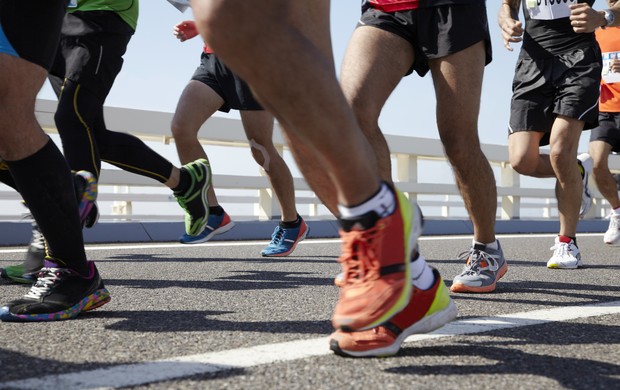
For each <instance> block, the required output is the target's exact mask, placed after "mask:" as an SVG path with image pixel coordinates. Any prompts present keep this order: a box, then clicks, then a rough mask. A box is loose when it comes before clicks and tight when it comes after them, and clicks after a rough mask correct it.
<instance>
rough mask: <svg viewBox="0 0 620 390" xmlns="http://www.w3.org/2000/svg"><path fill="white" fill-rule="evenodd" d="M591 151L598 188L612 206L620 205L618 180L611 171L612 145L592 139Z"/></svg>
mask: <svg viewBox="0 0 620 390" xmlns="http://www.w3.org/2000/svg"><path fill="white" fill-rule="evenodd" d="M589 152H590V156H592V160H593V163H594V167H593V170H592V174H593V176H594V180H595V181H596V186H597V187H598V190H599V191H600V192H601V194H602V195H603V196H604V197H605V199H607V201H608V202H609V204H610V206H611V207H612V208H614V209H615V208H618V207H620V199H619V198H618V187H617V184H616V180H614V177H613V176H612V175H611V172H609V153H611V145H610V144H608V143H607V142H604V141H592V142H590V146H589Z"/></svg>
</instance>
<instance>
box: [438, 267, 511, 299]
mask: <svg viewBox="0 0 620 390" xmlns="http://www.w3.org/2000/svg"><path fill="white" fill-rule="evenodd" d="M506 272H508V262H505V263H504V266H503V267H502V268H500V269H499V270H498V271H497V278H495V281H494V282H493V284H490V285H488V286H482V287H475V286H468V285H466V284H463V283H458V284H453V285H452V286H451V287H450V291H451V292H454V293H468V292H469V293H490V292H493V291H495V288H496V287H497V282H498V281H499V280H500V279H501V278H502V277H504V275H506Z"/></svg>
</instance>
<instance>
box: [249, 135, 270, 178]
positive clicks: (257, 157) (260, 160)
mask: <svg viewBox="0 0 620 390" xmlns="http://www.w3.org/2000/svg"><path fill="white" fill-rule="evenodd" d="M250 151H251V152H252V157H253V158H254V161H256V163H257V164H258V165H260V166H261V167H262V168H263V169H264V170H265V172H269V169H270V166H271V162H272V156H271V155H270V153H269V151H268V150H267V148H266V147H265V146H263V145H262V144H259V143H258V142H256V141H255V140H254V139H251V140H250ZM274 153H275V149H274Z"/></svg>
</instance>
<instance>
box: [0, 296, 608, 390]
mask: <svg viewBox="0 0 620 390" xmlns="http://www.w3.org/2000/svg"><path fill="white" fill-rule="evenodd" d="M610 314H620V301H613V302H605V303H599V304H593V305H583V306H568V307H560V308H555V309H546V310H534V311H529V312H520V313H512V314H503V315H498V316H492V317H479V318H469V319H464V320H460V321H454V322H452V323H450V324H448V325H446V326H444V327H443V328H441V329H438V330H436V331H435V332H433V333H429V334H422V335H413V336H410V337H409V338H407V340H405V342H406V343H411V342H416V341H422V340H429V339H437V338H445V337H453V336H462V335H468V334H476V333H482V332H489V331H493V330H499V329H510V328H518V327H522V326H530V325H539V324H545V323H549V322H561V321H570V320H575V319H578V318H587V317H597V316H603V315H610ZM329 354H331V351H329V349H328V339H327V338H324V337H322V338H315V339H308V340H295V341H289V342H284V343H277V344H266V345H258V346H255V347H248V348H238V349H232V350H228V351H220V352H208V353H204V354H198V355H189V356H181V357H176V358H170V359H163V360H156V361H151V362H144V363H137V364H126V365H119V366H114V367H109V368H102V369H97V370H90V371H81V372H74V373H70V374H61V375H47V376H44V377H40V378H32V379H24V380H18V381H11V382H5V383H0V389H5V388H18V389H41V388H59V389H114V388H119V387H126V386H138V385H143V384H146V383H152V382H162V381H168V380H174V379H181V378H186V377H189V376H192V375H198V374H207V373H214V372H219V371H228V370H233V369H238V368H248V367H254V366H258V365H262V364H275V363H278V362H285V361H292V360H298V359H307V358H312V357H317V356H323V355H329Z"/></svg>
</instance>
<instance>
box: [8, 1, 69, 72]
mask: <svg viewBox="0 0 620 390" xmlns="http://www.w3.org/2000/svg"><path fill="white" fill-rule="evenodd" d="M66 7H67V0H19V1H18V0H0V53H5V54H9V55H12V56H15V57H19V58H23V59H24V60H26V61H29V62H32V63H33V64H37V65H39V66H41V67H43V68H45V69H46V70H47V69H49V68H50V66H51V65H52V61H53V60H54V54H55V53H56V49H57V48H58V39H59V37H60V27H61V25H62V19H63V17H64V15H65V10H66Z"/></svg>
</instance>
